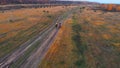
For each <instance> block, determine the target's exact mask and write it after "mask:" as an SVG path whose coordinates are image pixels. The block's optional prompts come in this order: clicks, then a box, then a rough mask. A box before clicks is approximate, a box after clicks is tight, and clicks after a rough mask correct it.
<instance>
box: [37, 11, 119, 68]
mask: <svg viewBox="0 0 120 68" xmlns="http://www.w3.org/2000/svg"><path fill="white" fill-rule="evenodd" d="M119 18H120V15H119V12H103V11H99V10H98V11H93V10H85V9H84V10H83V9H82V10H80V11H78V12H76V13H74V14H73V16H72V17H71V18H69V19H68V20H66V22H64V24H63V26H62V28H61V29H60V31H59V34H58V36H57V38H56V40H55V41H54V43H53V44H52V46H51V47H50V49H49V51H48V52H47V54H46V56H45V58H44V59H43V61H42V62H41V63H40V66H39V68H120V19H119Z"/></svg>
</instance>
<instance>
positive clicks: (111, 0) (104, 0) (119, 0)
mask: <svg viewBox="0 0 120 68" xmlns="http://www.w3.org/2000/svg"><path fill="white" fill-rule="evenodd" d="M70 1H90V2H100V3H116V4H120V0H70Z"/></svg>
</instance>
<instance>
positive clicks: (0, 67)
mask: <svg viewBox="0 0 120 68" xmlns="http://www.w3.org/2000/svg"><path fill="white" fill-rule="evenodd" d="M72 12H73V11H69V12H67V13H66V18H67V17H69V15H70V14H71V13H72ZM63 17H64V16H61V17H60V18H58V19H57V20H56V21H55V22H61V23H62V22H63V21H64V19H65V18H63ZM58 30H59V29H56V28H55V23H54V24H52V25H51V26H50V27H48V28H46V29H45V30H44V31H42V32H41V33H40V34H39V35H37V36H35V37H34V38H33V39H31V40H28V41H27V42H26V43H24V44H23V45H21V46H20V47H19V48H17V49H16V50H15V51H13V52H12V53H11V54H9V55H7V56H5V57H4V58H3V60H1V61H0V68H9V67H10V65H11V64H14V63H15V61H16V60H18V59H19V58H20V57H21V56H22V55H24V54H25V52H26V51H27V50H28V49H29V48H30V47H32V46H34V45H35V44H36V43H37V42H39V41H41V42H42V43H41V44H39V45H40V46H39V48H37V50H36V51H35V52H33V53H32V54H31V55H30V57H29V58H27V60H25V62H24V63H23V64H22V65H20V66H21V68H37V66H38V64H39V62H40V60H41V59H42V58H43V57H44V55H45V53H46V51H47V50H48V48H49V47H50V44H51V43H52V41H53V40H54V38H55V35H56V34H57V32H58Z"/></svg>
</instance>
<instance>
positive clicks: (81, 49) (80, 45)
mask: <svg viewBox="0 0 120 68" xmlns="http://www.w3.org/2000/svg"><path fill="white" fill-rule="evenodd" d="M72 19H73V25H72V30H73V36H72V40H73V42H74V44H75V45H76V48H77V51H76V53H77V55H78V60H77V61H76V62H75V63H74V64H75V65H76V66H77V67H78V68H86V61H85V55H84V54H85V51H86V49H87V46H86V44H85V43H84V42H82V37H81V35H80V32H81V31H82V29H81V25H80V24H78V21H77V18H76V17H75V16H73V18H72Z"/></svg>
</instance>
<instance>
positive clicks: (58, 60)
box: [40, 19, 76, 68]
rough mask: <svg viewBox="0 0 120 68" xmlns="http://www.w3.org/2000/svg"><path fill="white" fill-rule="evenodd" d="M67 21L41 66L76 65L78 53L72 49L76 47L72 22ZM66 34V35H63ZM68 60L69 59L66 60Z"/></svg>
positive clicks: (46, 67) (68, 66) (66, 66)
mask: <svg viewBox="0 0 120 68" xmlns="http://www.w3.org/2000/svg"><path fill="white" fill-rule="evenodd" d="M69 20H70V19H68V20H66V21H65V24H63V26H62V28H61V29H60V31H59V33H58V35H57V38H56V40H55V41H54V42H53V44H52V46H51V47H50V49H49V51H48V52H47V54H46V56H45V58H44V60H43V62H42V63H41V64H40V68H70V67H73V66H74V62H75V61H76V54H74V53H73V52H72V51H73V49H76V48H75V46H73V43H72V40H71V34H72V33H71V32H72V31H71V27H70V26H71V24H70V23H69ZM63 36H64V37H63ZM66 60H67V61H66Z"/></svg>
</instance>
